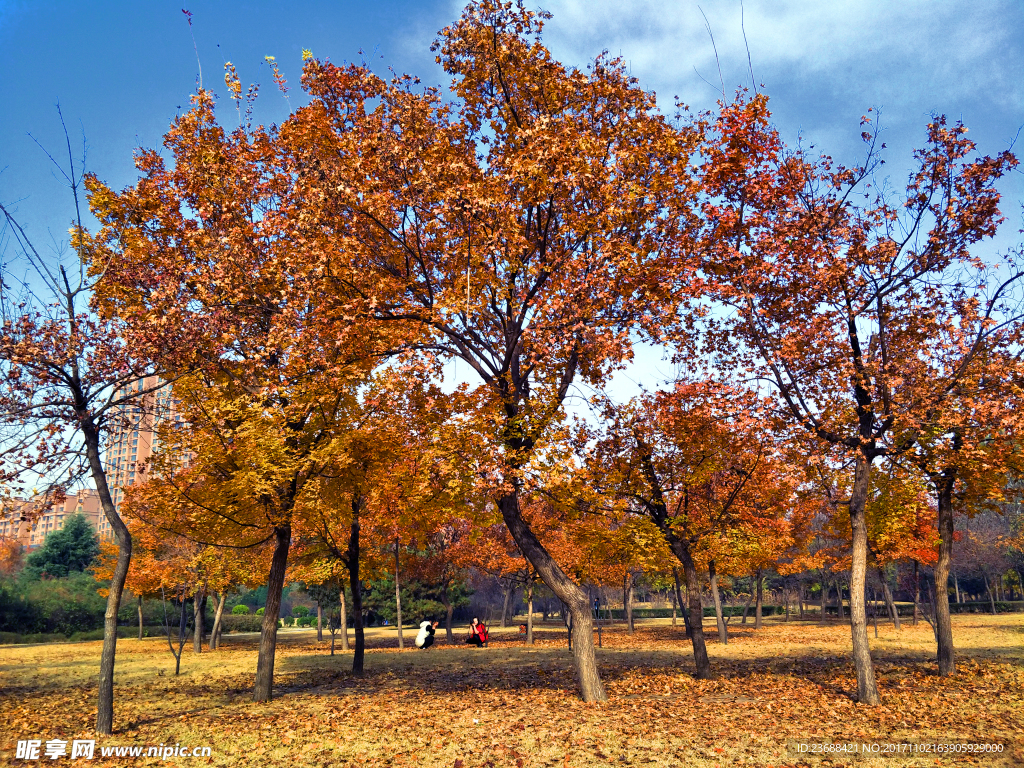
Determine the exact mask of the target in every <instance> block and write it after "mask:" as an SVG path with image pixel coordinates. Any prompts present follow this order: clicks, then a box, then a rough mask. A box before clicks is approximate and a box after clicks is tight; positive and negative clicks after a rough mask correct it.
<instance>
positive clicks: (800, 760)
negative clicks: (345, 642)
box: [0, 616, 1024, 768]
mask: <svg viewBox="0 0 1024 768" xmlns="http://www.w3.org/2000/svg"><path fill="white" fill-rule="evenodd" d="M955 621H956V624H955V627H956V631H957V640H958V643H960V645H961V648H962V649H963V651H962V656H961V660H960V665H959V669H960V674H959V675H958V676H957V677H956V678H952V679H942V678H939V677H938V676H937V675H936V673H935V664H934V661H933V657H934V653H933V650H932V648H931V646H930V644H929V641H930V639H931V637H930V636H931V630H930V628H929V627H928V626H927V625H926V624H922V625H919V626H918V627H909V626H908V627H905V628H904V629H903V630H902V632H900V633H899V634H897V633H896V632H895V631H894V630H893V629H892V628H891V627H887V628H885V629H883V630H882V633H881V635H882V636H881V637H880V639H879V640H878V641H875V642H874V649H875V650H874V656H875V660H876V673H877V676H878V684H879V688H880V690H881V693H882V705H881V706H879V707H874V708H872V707H862V706H860V705H859V704H857V702H856V701H855V700H854V696H855V692H856V679H855V677H854V671H853V666H852V664H851V663H850V660H849V642H850V635H849V629H848V627H844V626H839V625H830V626H824V627H820V626H818V625H817V624H810V623H800V622H795V621H794V622H790V623H784V622H781V621H778V622H774V623H769V624H767V625H766V626H765V627H764V628H763V629H761V630H758V631H755V630H753V628H752V627H751V626H749V625H747V626H743V625H738V626H736V627H733V628H732V629H733V636H732V638H731V641H730V643H729V644H728V645H727V646H722V645H719V644H718V643H717V642H715V639H714V638H711V643H710V646H709V648H710V652H711V656H712V660H713V664H714V669H715V674H716V676H715V678H714V679H712V680H706V681H701V680H696V679H694V678H693V676H692V672H693V669H694V667H693V661H692V656H691V654H690V648H689V643H688V642H687V641H686V640H685V637H684V636H683V633H682V628H681V627H671V626H668V625H667V624H665V623H661V624H658V623H655V622H652V623H651V624H650V625H647V626H641V627H640V628H638V629H637V631H636V632H635V633H634V634H633V635H628V634H627V633H626V632H625V631H624V629H623V628H622V627H621V626H614V627H606V628H603V629H602V646H603V647H602V649H600V650H599V651H598V659H599V663H600V667H601V673H602V676H603V679H604V682H605V686H606V688H607V691H608V694H609V701H608V702H606V703H602V704H584V703H583V702H582V701H580V700H579V699H578V698H577V696H576V693H575V684H574V679H573V672H572V666H571V657H570V655H569V652H568V650H567V648H566V647H565V633H564V630H563V629H561V628H560V627H556V626H555V625H553V624H552V625H549V626H548V627H545V628H540V629H538V632H537V640H538V642H537V643H536V644H535V645H534V646H532V647H528V646H526V645H525V644H524V642H523V640H522V639H521V638H520V637H519V636H518V635H516V634H501V633H500V631H499V632H496V633H495V639H494V640H493V642H492V643H491V644H490V647H488V648H484V649H476V648H472V647H467V646H465V645H462V644H456V645H451V646H448V645H445V644H443V643H441V644H439V645H437V646H435V647H434V648H431V649H430V650H428V651H419V650H417V649H414V648H407V649H406V650H404V651H398V650H397V649H396V648H394V647H393V636H387V635H385V634H377V635H375V636H374V637H372V638H370V643H369V645H370V646H371V648H370V650H369V651H368V653H367V674H366V676H365V677H362V678H355V677H353V676H352V675H351V674H350V673H349V671H348V668H349V665H350V661H351V657H350V655H349V654H347V653H340V652H338V653H337V654H336V655H335V656H333V657H332V656H330V655H329V651H328V649H329V645H330V643H329V641H327V642H322V643H318V642H316V640H315V636H313V635H311V634H308V633H293V634H283V635H282V639H281V643H280V645H279V652H278V658H277V665H276V673H277V674H276V679H275V700H274V701H273V702H271V703H270V704H265V705H257V704H254V703H252V701H251V700H250V696H251V690H252V684H253V678H254V672H255V660H256V642H257V638H256V637H255V636H247V637H242V638H231V637H227V638H225V639H226V642H225V645H224V647H223V648H222V649H219V650H217V651H214V652H212V653H211V652H204V653H203V654H202V655H200V656H196V655H194V654H190V653H189V654H187V655H186V656H185V657H184V658H183V660H182V669H183V674H182V675H181V676H180V677H178V678H175V677H174V676H173V674H169V673H168V672H167V668H168V667H170V668H171V669H172V670H173V661H172V660H171V657H170V654H169V653H168V652H167V648H166V643H164V644H163V645H161V643H160V641H159V640H156V639H151V640H143V641H137V640H122V641H120V642H119V644H118V645H119V648H118V667H117V700H116V703H115V713H116V716H115V728H116V731H117V732H116V734H115V735H114V736H112V737H109V738H101V739H99V740H98V744H100V745H110V744H117V745H145V746H150V745H153V746H155V745H157V744H170V745H173V744H176V743H180V744H182V745H187V746H190V747H191V746H210V747H212V752H213V754H212V756H211V757H210V758H209V759H208V760H207V759H206V758H204V759H203V760H202V761H198V762H200V764H204V763H206V764H212V765H260V766H275V765H280V766H286V765H287V766H321V765H323V766H327V765H331V766H401V765H410V766H414V765H422V764H424V763H430V764H433V765H435V766H456V765H459V766H462V767H463V768H478V767H479V768H497V767H498V766H514V767H515V768H527V767H529V766H560V767H562V768H564V767H565V766H569V767H570V768H571V767H573V766H591V765H616V766H627V765H636V766H652V767H657V766H678V765H688V766H689V765H693V766H708V767H710V766H727V765H744V766H748V765H755V766H768V765H771V766H775V767H776V768H778V767H779V766H794V765H817V764H821V765H829V766H839V765H851V766H852V765H857V766H870V765H873V764H877V765H885V766H897V765H917V764H920V765H935V764H936V762H935V760H936V758H935V757H928V758H918V759H914V758H890V759H852V758H842V757H835V758H830V759H822V760H820V761H819V760H818V759H817V758H813V757H810V756H803V757H801V756H799V755H797V754H796V753H794V752H792V751H790V750H789V749H788V747H787V745H788V744H789V743H790V742H792V741H795V740H814V741H817V742H841V743H849V742H868V741H882V740H890V741H916V742H927V741H938V740H943V741H945V740H950V739H953V740H956V741H965V740H969V741H974V742H983V743H984V742H1000V743H1003V744H1004V745H1005V749H1006V751H1005V752H1004V753H1003V755H1002V756H980V757H970V756H959V757H955V758H952V757H942V758H939V764H946V763H952V762H957V763H963V764H979V765H986V766H999V765H1013V764H1019V763H1020V762H1024V751H1022V745H1024V664H1022V657H1024V654H1022V653H1021V650H1022V649H1021V640H1022V638H1024V635H1022V634H1021V631H1020V630H1021V625H1022V623H1024V617H1021V616H999V617H957V619H956V620H955ZM513 632H514V630H513ZM388 645H391V646H392V647H385V646H388ZM99 652H100V644H99V643H79V644H74V645H70V644H69V645H62V646H45V647H42V646H37V647H12V646H7V647H5V648H3V649H0V691H2V692H0V731H2V732H3V734H4V736H5V743H3V744H0V756H2V758H3V760H11V761H13V757H14V748H15V741H16V740H17V739H27V738H41V739H43V740H44V741H45V740H47V739H53V738H60V739H65V740H68V741H70V740H71V739H75V738H94V737H93V736H92V735H91V733H92V730H91V729H92V723H93V718H94V716H95V696H96V687H95V682H94V677H95V674H96V669H97V666H98V658H99ZM161 672H163V674H161ZM174 759H175V758H171V760H172V761H173V760H174ZM179 760H183V759H179ZM161 762H164V761H161V760H159V759H156V758H148V759H147V758H145V757H143V758H131V764H133V765H147V764H157V763H161ZM189 762H197V761H195V760H190V761H189ZM91 764H93V765H124V764H126V759H125V758H120V759H112V758H108V759H107V760H104V759H103V758H101V757H100V756H99V753H98V751H97V758H96V759H95V760H94V761H93V762H92V763H91Z"/></svg>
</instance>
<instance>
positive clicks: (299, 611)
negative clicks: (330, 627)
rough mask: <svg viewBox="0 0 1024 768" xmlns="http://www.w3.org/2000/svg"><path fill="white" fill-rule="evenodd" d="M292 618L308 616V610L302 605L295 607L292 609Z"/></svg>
mask: <svg viewBox="0 0 1024 768" xmlns="http://www.w3.org/2000/svg"><path fill="white" fill-rule="evenodd" d="M292 616H297V617H299V618H302V617H303V616H309V608H307V607H306V606H304V605H296V606H295V607H294V608H292Z"/></svg>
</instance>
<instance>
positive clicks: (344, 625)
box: [331, 587, 348, 651]
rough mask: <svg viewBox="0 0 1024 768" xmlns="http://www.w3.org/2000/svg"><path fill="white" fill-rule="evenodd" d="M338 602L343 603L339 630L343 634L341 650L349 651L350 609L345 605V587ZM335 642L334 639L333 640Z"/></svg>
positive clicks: (341, 590)
mask: <svg viewBox="0 0 1024 768" xmlns="http://www.w3.org/2000/svg"><path fill="white" fill-rule="evenodd" d="M339 592H340V594H339V595H338V602H340V603H341V618H340V619H339V621H338V623H339V624H340V625H341V627H340V628H339V629H338V631H339V632H341V650H343V651H347V650H348V607H347V606H346V605H345V587H341V589H340V590H339ZM331 642H334V639H333V638H332V639H331Z"/></svg>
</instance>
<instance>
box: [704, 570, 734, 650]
mask: <svg viewBox="0 0 1024 768" xmlns="http://www.w3.org/2000/svg"><path fill="white" fill-rule="evenodd" d="M708 575H709V576H710V577H711V597H712V598H713V599H714V601H715V621H716V622H717V623H718V641H719V642H720V643H721V644H722V645H728V644H729V629H728V627H726V625H725V617H724V616H723V615H722V597H721V595H720V594H719V593H718V573H717V571H715V561H714V560H710V561H708Z"/></svg>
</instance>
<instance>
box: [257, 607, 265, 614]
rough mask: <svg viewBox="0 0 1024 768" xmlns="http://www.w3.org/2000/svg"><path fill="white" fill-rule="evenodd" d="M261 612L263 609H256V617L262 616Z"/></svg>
mask: <svg viewBox="0 0 1024 768" xmlns="http://www.w3.org/2000/svg"><path fill="white" fill-rule="evenodd" d="M263 611H264V609H263V608H257V609H256V615H257V616H262V615H263Z"/></svg>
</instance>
